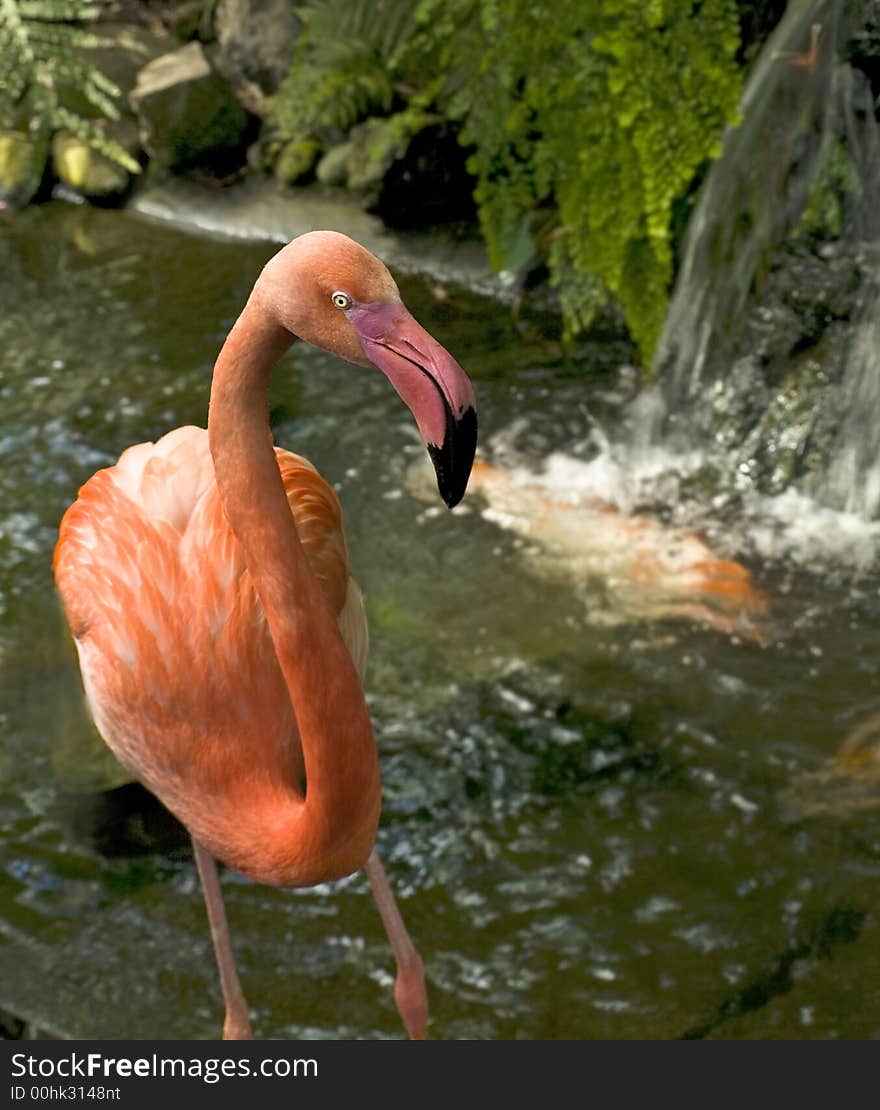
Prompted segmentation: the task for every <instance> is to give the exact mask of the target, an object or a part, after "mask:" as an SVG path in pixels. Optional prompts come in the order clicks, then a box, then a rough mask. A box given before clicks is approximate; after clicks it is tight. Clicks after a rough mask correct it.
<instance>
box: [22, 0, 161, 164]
mask: <svg viewBox="0 0 880 1110" xmlns="http://www.w3.org/2000/svg"><path fill="white" fill-rule="evenodd" d="M103 7H104V0H0V127H11V126H13V125H14V124H15V123H16V122H18V123H21V122H24V123H25V124H26V126H27V129H28V131H30V132H32V133H48V132H50V131H55V130H59V129H61V128H66V129H67V130H69V131H71V132H73V134H75V135H76V136H77V137H78V138H80V139H83V140H84V141H85V142H87V143H89V145H90V146H92V147H94V149H95V150H97V151H98V152H99V153H100V154H103V155H104V156H105V157H106V158H109V159H110V160H111V161H113V162H116V163H117V164H119V165H120V166H122V167H124V168H125V169H126V170H128V171H129V173H139V172H140V166H139V165H138V163H137V162H136V161H135V159H134V158H132V157H131V155H130V154H129V153H128V152H127V151H126V150H124V149H123V147H122V146H120V144H119V143H117V142H116V141H115V140H113V139H112V138H110V137H109V136H108V135H107V134H106V133H105V131H104V128H103V124H102V121H101V119H99V118H87V117H86V116H83V115H80V114H79V113H77V112H74V111H72V110H71V109H70V108H68V107H66V106H65V104H64V102H63V95H62V94H63V91H64V90H65V89H72V90H75V91H76V92H78V93H80V94H81V95H82V96H84V97H85V99H86V101H87V102H88V104H89V105H90V106H91V107H92V108H94V109H95V112H96V116H97V117H103V120H117V119H118V118H119V109H118V107H117V104H116V102H117V100H118V98H119V96H120V90H119V88H118V87H117V86H116V85H115V84H114V83H113V82H112V81H110V80H109V79H108V78H107V77H106V76H104V74H102V73H101V71H100V70H99V69H98V68H97V66H95V65H93V64H92V63H91V62H89V61H87V60H86V59H85V57H84V56H83V54H82V51H84V50H89V49H94V48H95V47H98V46H100V45H102V40H101V39H100V38H98V37H97V36H95V35H93V34H91V33H90V32H89V31H88V30H87V29H86V28H85V27H84V26H83V24H86V23H89V22H91V21H93V20H95V19H96V18H98V16H99V15H100V14H101V11H102V8H103ZM22 117H24V118H23V119H22Z"/></svg>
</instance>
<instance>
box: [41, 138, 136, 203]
mask: <svg viewBox="0 0 880 1110" xmlns="http://www.w3.org/2000/svg"><path fill="white" fill-rule="evenodd" d="M105 131H106V134H107V136H108V138H111V139H114V140H115V141H116V142H117V143H119V145H120V146H121V147H122V148H123V149H124V150H126V151H128V153H129V154H131V155H132V156H133V157H134V156H136V155H137V152H138V151H139V149H140V141H139V138H138V128H137V124H136V123H135V122H134V120H132V119H121V120H118V121H116V122H115V123H111V124H109V125H108V126H107V127H106V128H105ZM52 163H53V166H54V169H55V176H56V177H57V178H58V180H59V181H61V182H63V184H65V185H68V186H69V187H70V188H71V189H75V190H76V192H78V193H80V194H82V196H84V197H89V198H92V199H95V200H98V199H107V198H110V197H118V196H122V194H124V193H125V192H126V190H127V189H128V186H129V184H130V182H131V174H130V173H129V172H128V170H126V169H125V168H124V167H123V166H120V165H119V163H118V162H114V161H113V160H112V159H111V158H108V157H106V155H104V154H101V153H100V151H98V150H96V149H95V148H94V147H93V146H91V145H90V144H89V143H87V142H85V141H84V140H83V139H80V138H79V137H78V136H76V135H73V134H72V133H71V132H70V131H59V132H57V134H56V135H55V137H54V138H53V140H52Z"/></svg>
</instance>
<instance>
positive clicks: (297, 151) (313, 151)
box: [275, 138, 321, 185]
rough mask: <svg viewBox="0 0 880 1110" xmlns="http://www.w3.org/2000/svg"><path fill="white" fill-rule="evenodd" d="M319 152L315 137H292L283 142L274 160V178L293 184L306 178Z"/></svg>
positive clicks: (282, 182) (283, 182) (285, 183)
mask: <svg viewBox="0 0 880 1110" xmlns="http://www.w3.org/2000/svg"><path fill="white" fill-rule="evenodd" d="M320 153H321V144H320V143H319V142H318V140H317V139H312V138H307V139H293V140H291V141H290V142H289V143H285V144H284V146H283V147H282V148H281V151H280V152H279V154H278V157H277V159H276V161H275V179H276V181H279V182H280V183H281V184H282V185H295V184H297V182H300V181H303V180H304V179H305V178H307V177H308V176H309V175H310V174H311V172H312V170H313V169H314V168H315V162H316V161H317V160H318V155H319V154H320Z"/></svg>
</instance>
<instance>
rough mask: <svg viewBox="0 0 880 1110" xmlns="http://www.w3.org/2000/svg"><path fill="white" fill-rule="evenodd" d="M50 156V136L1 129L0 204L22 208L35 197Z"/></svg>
mask: <svg viewBox="0 0 880 1110" xmlns="http://www.w3.org/2000/svg"><path fill="white" fill-rule="evenodd" d="M48 157H49V136H48V135H47V134H46V133H39V134H37V135H29V134H26V133H25V132H24V131H13V130H9V131H0V206H2V207H4V208H5V207H7V206H8V207H10V208H23V207H24V206H25V205H26V204H29V203H30V201H31V200H32V199H33V198H34V196H35V195H36V193H37V190H38V189H39V188H40V184H41V183H42V180H43V174H44V173H45V170H46V162H47V160H48Z"/></svg>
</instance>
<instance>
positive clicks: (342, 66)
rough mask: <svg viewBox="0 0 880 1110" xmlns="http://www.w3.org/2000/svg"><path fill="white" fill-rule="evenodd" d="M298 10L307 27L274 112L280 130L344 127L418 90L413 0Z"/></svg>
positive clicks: (331, 0) (316, 0) (337, 2)
mask: <svg viewBox="0 0 880 1110" xmlns="http://www.w3.org/2000/svg"><path fill="white" fill-rule="evenodd" d="M296 12H297V15H298V16H299V17H300V19H302V21H303V24H304V27H303V31H302V33H301V34H300V37H299V39H298V40H297V46H296V53H295V57H294V62H293V66H292V68H291V72H290V76H289V77H288V79H287V80H286V81H285V82H284V84H283V85H282V86H281V88H280V89H279V91H278V94H277V97H276V101H275V105H274V112H273V119H274V121H275V123H276V125H277V126H278V129H279V131H280V132H281V134H282V135H283V136H285V137H289V138H298V137H300V136H301V135H303V134H310V133H320V132H322V131H326V130H327V129H339V130H346V129H348V128H349V127H351V126H352V124H354V123H357V121H358V120H359V119H362V118H363V117H364V116H365V115H367V114H368V112H380V113H387V112H389V111H391V109H392V107H394V106H395V105H396V104H398V102H399V100H400V99H401V97H403V96H407V94H408V95H411V94H412V93H413V91H414V87H415V86H414V85H408V84H407V79H408V77H410V75H411V74H413V72H414V71H413V69H412V64H411V63H412V57H411V53H410V51H409V49H408V48H409V46H410V44H411V43H412V39H413V35H414V30H415V24H414V8H413V5H412V4H411V3H405V2H401V0H373V2H369V0H323V2H322V0H313V2H312V3H308V4H303V5H302V6H298V7H297V9H296Z"/></svg>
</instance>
